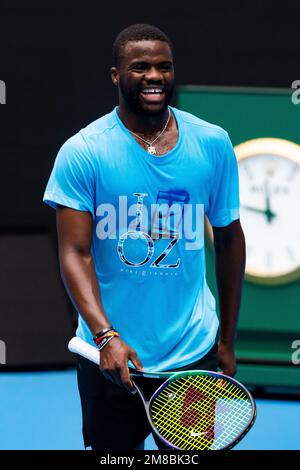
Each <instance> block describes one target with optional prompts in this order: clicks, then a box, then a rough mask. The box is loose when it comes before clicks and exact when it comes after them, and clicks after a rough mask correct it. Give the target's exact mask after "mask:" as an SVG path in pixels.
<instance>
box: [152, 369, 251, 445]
mask: <svg viewBox="0 0 300 470" xmlns="http://www.w3.org/2000/svg"><path fill="white" fill-rule="evenodd" d="M150 414H151V418H152V422H153V424H154V426H155V427H156V428H157V430H158V432H159V433H160V435H161V436H162V437H163V438H164V439H166V440H167V441H168V442H170V443H171V444H172V445H174V446H176V447H178V448H181V449H187V450H188V449H190V450H194V449H199V450H202V449H203V450H204V449H220V448H224V447H226V446H227V445H229V444H230V442H232V441H234V440H235V439H236V438H237V437H238V436H239V435H240V434H241V433H242V432H243V430H244V429H245V428H246V427H247V425H248V424H249V422H250V420H251V417H252V414H253V413H252V403H251V400H250V399H249V397H248V395H247V394H246V392H245V391H244V390H243V389H241V388H239V387H238V386H237V385H235V384H234V383H232V382H229V381H225V380H223V379H221V380H220V379H218V378H216V377H212V376H200V375H185V376H184V377H181V378H178V379H175V380H173V381H171V382H169V383H168V384H167V386H166V387H165V388H164V389H163V390H162V391H161V392H160V393H159V394H158V395H157V396H156V397H155V398H154V400H153V401H152V402H151V406H150Z"/></svg>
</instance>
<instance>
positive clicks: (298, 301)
mask: <svg viewBox="0 0 300 470" xmlns="http://www.w3.org/2000/svg"><path fill="white" fill-rule="evenodd" d="M177 106H178V108H180V109H182V110H185V111H188V112H190V113H192V114H194V115H196V116H198V117H200V118H201V119H204V120H206V121H209V122H211V123H214V124H217V125H220V126H221V127H223V128H224V129H226V130H227V131H228V133H229V135H230V138H231V140H232V143H233V145H234V146H235V145H237V144H240V143H242V142H245V141H247V140H250V139H255V138H260V137H275V138H282V139H287V140H290V141H293V142H295V143H298V144H300V105H294V104H293V103H292V100H291V90H284V89H247V88H237V89H233V88H216V87H210V88H207V87H197V86H186V87H180V88H179V89H178V95H177ZM299 189H300V188H299ZM295 216H297V214H296V215H295ZM299 216H300V198H299V214H298V217H299ZM299 250H300V243H299ZM206 262H207V281H208V284H209V286H210V288H211V290H212V292H213V294H214V296H215V298H216V299H217V287H216V280H215V269H214V253H213V249H212V245H211V243H210V240H209V239H208V236H206ZM217 306H218V302H217ZM298 338H299V339H300V281H299V280H298V281H293V282H290V283H288V284H285V285H280V286H263V285H258V284H254V283H251V282H249V281H247V280H245V281H244V288H243V297H242V304H241V310H240V318H239V327H238V336H237V343H236V347H237V356H238V360H239V362H241V363H243V361H245V362H249V361H250V362H251V361H253V365H252V366H249V365H243V366H241V368H242V371H243V373H242V377H243V379H244V381H246V382H247V379H248V381H249V382H251V383H253V381H254V377H255V370H257V374H259V385H262V384H263V381H264V380H263V377H264V373H263V370H262V367H264V368H265V369H266V370H268V371H269V372H268V374H265V376H266V385H267V384H270V383H272V384H273V385H274V384H278V385H282V383H281V382H280V378H278V377H280V375H279V376H278V374H277V369H276V364H277V366H278V367H280V371H281V372H282V370H285V374H284V381H282V382H284V385H299V383H300V366H298V367H297V366H292V364H291V355H292V349H291V343H292V342H293V341H294V340H295V339H298ZM264 361H265V365H264V366H262V364H263V363H264ZM257 362H260V363H261V364H260V365H258V364H256V363H257ZM270 363H273V365H272V367H271V366H270V365H267V364H270ZM285 366H286V369H285ZM265 369H264V370H265ZM291 370H292V371H293V373H290V371H291ZM247 371H249V374H248V375H247ZM289 377H290V380H289Z"/></svg>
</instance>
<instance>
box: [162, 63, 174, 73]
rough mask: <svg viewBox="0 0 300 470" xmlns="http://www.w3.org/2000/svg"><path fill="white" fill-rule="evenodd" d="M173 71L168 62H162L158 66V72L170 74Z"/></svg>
mask: <svg viewBox="0 0 300 470" xmlns="http://www.w3.org/2000/svg"><path fill="white" fill-rule="evenodd" d="M172 69H173V65H172V64H171V63H170V62H164V63H162V64H160V65H159V70H161V71H162V72H170V71H171V70H172Z"/></svg>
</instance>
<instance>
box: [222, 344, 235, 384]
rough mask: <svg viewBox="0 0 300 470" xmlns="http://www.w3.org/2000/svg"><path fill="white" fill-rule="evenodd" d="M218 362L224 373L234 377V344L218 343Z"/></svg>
mask: <svg viewBox="0 0 300 470" xmlns="http://www.w3.org/2000/svg"><path fill="white" fill-rule="evenodd" d="M218 362H219V367H220V369H221V370H222V372H223V374H225V375H229V377H233V376H234V375H235V373H236V358H235V354H234V348H233V346H232V345H228V344H226V343H222V341H220V342H219V345H218Z"/></svg>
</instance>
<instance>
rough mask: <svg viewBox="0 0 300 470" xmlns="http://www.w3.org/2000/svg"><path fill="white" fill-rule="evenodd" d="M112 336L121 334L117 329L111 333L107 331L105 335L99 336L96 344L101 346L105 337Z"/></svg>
mask: <svg viewBox="0 0 300 470" xmlns="http://www.w3.org/2000/svg"><path fill="white" fill-rule="evenodd" d="M110 336H112V337H114V336H120V335H119V333H118V332H117V331H115V330H114V331H111V332H110V333H105V334H104V335H103V336H100V338H97V339H96V340H95V343H96V346H99V344H100V343H101V341H102V340H103V339H104V338H109V337H110Z"/></svg>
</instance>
